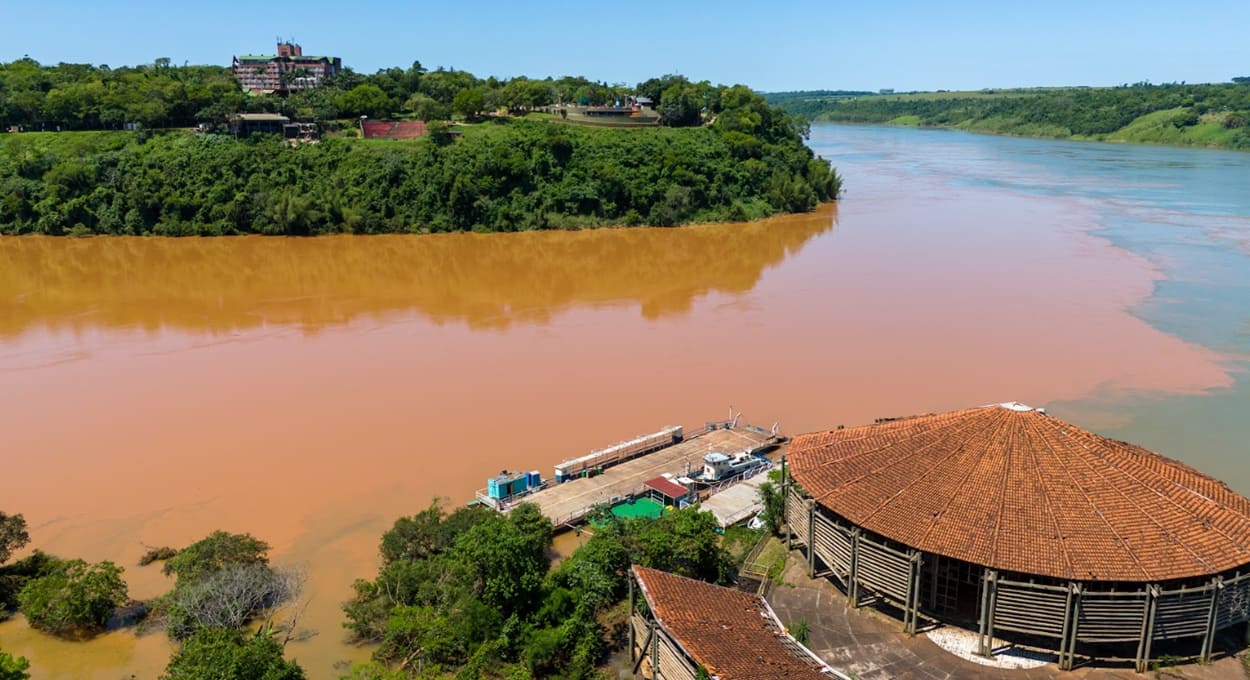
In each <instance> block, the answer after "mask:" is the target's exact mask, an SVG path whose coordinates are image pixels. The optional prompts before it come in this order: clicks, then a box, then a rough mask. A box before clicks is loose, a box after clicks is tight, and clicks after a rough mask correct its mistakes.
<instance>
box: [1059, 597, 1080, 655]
mask: <svg viewBox="0 0 1250 680" xmlns="http://www.w3.org/2000/svg"><path fill="white" fill-rule="evenodd" d="M1068 587H1069V588H1070V590H1069V592H1068V611H1069V617H1070V619H1071V621H1070V624H1069V625H1067V626H1065V628H1067V639H1066V640H1064V648H1065V649H1067V658H1066V659H1065V658H1064V656H1063V655H1060V657H1059V670H1064V671H1070V670H1072V665H1073V664H1075V663H1076V639H1077V637H1078V636H1079V635H1080V631H1081V584H1079V583H1070V584H1069V585H1068Z"/></svg>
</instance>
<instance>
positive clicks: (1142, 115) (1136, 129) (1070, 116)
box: [768, 77, 1250, 149]
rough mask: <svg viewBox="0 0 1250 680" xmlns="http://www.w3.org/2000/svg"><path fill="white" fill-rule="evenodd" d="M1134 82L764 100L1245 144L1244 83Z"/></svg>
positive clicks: (1002, 130) (786, 105)
mask: <svg viewBox="0 0 1250 680" xmlns="http://www.w3.org/2000/svg"><path fill="white" fill-rule="evenodd" d="M1247 80H1248V79H1246V78H1240V77H1239V78H1235V79H1234V81H1236V82H1234V83H1228V84H1201V85H1187V84H1178V83H1173V84H1164V85H1150V84H1148V83H1138V84H1135V85H1124V86H1120V87H1110V88H1036V89H1020V90H984V91H979V92H940V93H912V94H906V95H867V96H862V97H855V98H846V97H841V96H830V95H828V94H827V93H821V92H810V93H792V92H789V93H782V94H780V95H768V98H769V101H770V102H772V103H774V104H776V105H777V106H780V107H781V108H782V109H784V110H785V111H787V112H789V113H791V114H794V115H798V116H803V117H806V118H808V119H811V120H817V121H836V122H847V123H888V124H895V125H921V126H935V127H954V128H960V129H965V130H970V131H974V132H990V133H998V134H1012V135H1025V136H1036V137H1054V138H1060V139H1067V138H1071V139H1096V140H1108V141H1126V142H1150V143H1159V144H1177V145H1188V146H1211V147H1221V148H1231V149H1250V127H1248V125H1247V124H1248V123H1250V82H1247Z"/></svg>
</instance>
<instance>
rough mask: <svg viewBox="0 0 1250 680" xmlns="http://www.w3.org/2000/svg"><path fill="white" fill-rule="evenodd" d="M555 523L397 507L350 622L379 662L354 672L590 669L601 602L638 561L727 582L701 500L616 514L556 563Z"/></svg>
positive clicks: (525, 512) (595, 661) (545, 673)
mask: <svg viewBox="0 0 1250 680" xmlns="http://www.w3.org/2000/svg"><path fill="white" fill-rule="evenodd" d="M552 531H553V529H552V526H551V523H550V522H549V521H548V520H547V519H546V518H545V517H543V516H542V514H541V513H540V512H539V511H538V509H537V507H535V506H532V505H527V504H522V505H519V506H517V507H515V508H513V509H512V510H511V511H510V512H509V513H508V514H507V515H506V516H505V515H500V514H497V513H494V512H491V511H488V510H484V509H483V508H480V507H479V508H460V509H457V510H456V511H455V512H453V513H450V514H447V513H445V512H444V511H443V510H442V508H441V507H440V506H438V505H437V504H436V505H432V506H431V507H429V508H427V509H425V510H423V511H421V512H420V513H417V515H415V516H413V517H405V518H400V519H399V520H397V521H396V522H395V525H394V527H392V529H391V530H390V531H388V532H387V533H386V534H385V535H384V536H383V539H382V544H381V552H382V555H383V561H384V565H383V567H382V569H381V570H380V571H379V573H378V576H377V577H376V578H375V579H374V580H372V581H365V580H360V581H357V582H356V584H355V586H354V588H355V591H356V596H355V597H354V598H353V599H352V600H351V601H350V602H348V603H347V604H346V605H344V611H345V613H346V615H347V623H346V624H344V625H345V626H346V627H347V628H348V629H349V630H350V631H351V632H352V633H353V635H354V637H356V638H357V639H359V640H362V641H370V642H375V643H377V644H378V648H377V651H376V652H375V653H374V658H375V660H376V662H377V664H374V665H369V666H363V667H359V668H357V669H355V670H354V672H353V674H352V676H351V677H353V678H358V679H361V680H364V679H366V678H378V679H380V678H390V677H393V676H391V675H390V673H389V672H388V671H387V670H386V668H387V666H391V667H395V668H400V669H406V670H407V671H408V672H415V673H418V674H420V673H428V674H430V675H438V674H440V673H452V672H454V673H456V674H457V675H458V676H460V677H477V673H478V672H479V671H481V670H483V669H489V670H490V671H491V672H492V673H494V674H499V675H508V674H509V673H515V674H517V675H518V676H520V677H565V678H587V677H592V676H593V675H594V673H595V669H596V667H597V666H598V665H599V664H600V663H601V662H602V661H603V659H604V657H605V655H606V654H607V652H608V650H609V646H610V643H609V640H610V639H611V637H612V635H613V632H612V631H610V630H609V629H607V628H605V625H604V623H603V617H604V615H605V612H607V611H608V610H610V609H612V608H613V607H616V606H619V603H620V602H621V600H622V598H624V596H625V593H626V578H627V573H628V569H629V565H630V563H631V560H632V561H633V562H636V563H638V564H644V565H647V566H654V567H656V568H660V569H668V570H671V571H675V572H677V573H682V574H685V575H689V576H692V577H695V578H702V579H705V580H711V581H714V582H725V581H726V580H727V579H728V578H729V577H730V575H731V570H730V569H728V565H729V556H728V554H727V553H726V552H725V551H724V550H723V549H722V548H720V546H719V537H718V535H717V532H716V523H715V520H714V519H713V518H712V517H711V515H708V514H700V513H698V512H697V511H696V510H694V509H687V510H681V511H677V512H674V513H670V514H668V515H666V516H664V517H663V518H661V519H658V520H651V519H639V520H630V521H621V520H613V521H611V522H610V523H609V524H608V525H607V526H604V527H602V528H600V529H597V530H596V532H595V535H594V536H592V537H591V538H590V540H589V541H588V542H587V543H586V544H585V545H583V546H581V547H580V548H578V549H577V550H576V551H574V552H573V554H572V555H571V556H569V557H568V558H566V559H565V560H564V561H562V562H561V563H560V564H559V566H557V567H555V568H552V567H551V566H550V563H549V561H548V558H547V552H548V550H549V549H550V544H551V538H552Z"/></svg>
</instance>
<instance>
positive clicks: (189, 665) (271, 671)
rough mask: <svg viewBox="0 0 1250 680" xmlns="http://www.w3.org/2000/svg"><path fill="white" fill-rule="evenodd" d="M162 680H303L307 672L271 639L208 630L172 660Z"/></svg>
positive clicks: (234, 631) (254, 635)
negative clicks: (283, 653) (284, 656)
mask: <svg viewBox="0 0 1250 680" xmlns="http://www.w3.org/2000/svg"><path fill="white" fill-rule="evenodd" d="M161 677H162V679H163V680H207V679H209V678H214V679H221V680H303V678H304V671H303V669H302V668H300V666H299V664H297V663H295V662H294V661H287V660H286V659H284V658H283V656H282V646H281V645H280V644H278V643H277V642H276V641H275V640H273V639H272V638H270V637H269V636H268V635H265V634H263V633H256V634H253V635H248V636H246V637H245V636H244V635H243V634H242V633H240V632H239V631H237V630H223V629H214V628H205V629H202V630H200V631H199V632H197V633H196V634H195V635H194V636H192V637H191V639H189V640H187V641H186V642H185V643H184V644H183V645H182V648H181V649H179V650H178V652H177V653H176V654H174V655H173V657H172V658H171V659H170V660H169V665H168V666H166V668H165V674H164V675H162V676H161Z"/></svg>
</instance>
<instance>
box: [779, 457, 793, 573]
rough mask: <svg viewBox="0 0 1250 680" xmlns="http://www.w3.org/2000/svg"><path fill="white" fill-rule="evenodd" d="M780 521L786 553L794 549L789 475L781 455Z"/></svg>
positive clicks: (784, 458) (784, 459)
mask: <svg viewBox="0 0 1250 680" xmlns="http://www.w3.org/2000/svg"><path fill="white" fill-rule="evenodd" d="M781 521H782V522H783V523H785V525H786V551H787V552H788V551H789V550H790V549H791V548H793V547H794V532H792V531H790V475H789V474H788V471H787V470H786V456H785V454H784V453H783V454H781Z"/></svg>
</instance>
